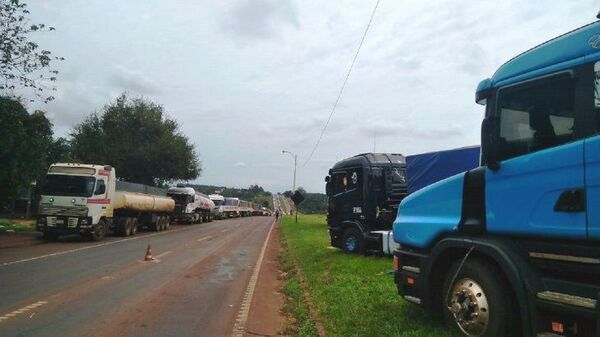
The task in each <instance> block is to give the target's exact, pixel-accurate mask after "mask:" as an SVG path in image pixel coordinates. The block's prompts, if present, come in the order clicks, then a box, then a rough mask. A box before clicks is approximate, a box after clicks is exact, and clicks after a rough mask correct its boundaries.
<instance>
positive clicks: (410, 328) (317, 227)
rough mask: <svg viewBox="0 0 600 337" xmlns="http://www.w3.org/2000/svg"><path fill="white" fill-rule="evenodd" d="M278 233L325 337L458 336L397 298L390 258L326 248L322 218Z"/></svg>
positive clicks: (288, 224) (288, 220) (305, 218)
mask: <svg viewBox="0 0 600 337" xmlns="http://www.w3.org/2000/svg"><path fill="white" fill-rule="evenodd" d="M281 233H282V242H285V244H286V245H288V247H287V249H285V248H284V254H288V255H289V254H293V256H294V257H295V259H296V261H297V262H298V266H299V267H300V270H301V271H302V275H303V276H304V278H305V280H306V288H307V291H308V292H309V293H310V296H311V297H312V299H313V301H314V305H315V308H314V309H315V310H316V312H317V314H318V316H319V319H320V321H321V323H322V324H323V326H324V328H325V330H326V332H327V335H328V336H403V337H409V336H419V337H420V336H436V337H443V336H448V337H449V336H458V335H457V334H455V333H454V332H452V331H450V329H448V328H446V327H444V326H443V324H442V323H441V322H440V321H438V320H435V319H434V318H433V317H431V316H429V315H427V314H426V313H425V312H424V311H423V310H422V309H421V308H419V307H418V306H416V305H414V304H410V303H408V302H406V301H405V300H403V299H401V298H400V297H399V296H398V293H397V291H396V286H395V285H394V280H393V274H391V273H390V272H391V270H392V268H393V266H392V260H391V259H390V258H389V257H376V256H368V257H365V256H356V255H348V254H345V253H344V252H342V251H340V250H337V249H331V248H327V247H328V246H329V235H328V233H327V224H326V221H325V217H324V216H323V215H301V216H300V218H299V219H298V224H295V223H294V219H293V218H292V217H289V216H288V217H284V218H283V220H282V224H281ZM286 252H287V253H286ZM286 259H288V260H292V259H291V257H290V256H287V257H286V256H283V260H284V261H283V262H284V263H285V262H286V261H285V260H286ZM294 282H296V281H294V278H292V282H288V285H286V287H288V286H290V287H291V288H293V287H296V286H297V285H294ZM290 283H291V285H290ZM294 291H295V292H301V290H298V289H294ZM297 300H298V301H300V300H302V298H301V297H300V298H297ZM297 305H298V306H299V307H302V306H306V304H303V303H299V304H297ZM313 326H314V324H313ZM303 336H313V335H303Z"/></svg>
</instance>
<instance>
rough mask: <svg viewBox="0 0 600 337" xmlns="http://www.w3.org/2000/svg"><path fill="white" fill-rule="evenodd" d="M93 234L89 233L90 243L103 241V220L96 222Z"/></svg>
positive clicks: (104, 233)
mask: <svg viewBox="0 0 600 337" xmlns="http://www.w3.org/2000/svg"><path fill="white" fill-rule="evenodd" d="M93 228H94V231H93V233H90V239H91V240H92V241H101V240H102V239H104V236H105V235H106V222H105V221H104V220H100V221H98V223H97V224H95V225H94V227H93Z"/></svg>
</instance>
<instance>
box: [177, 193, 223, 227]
mask: <svg viewBox="0 0 600 337" xmlns="http://www.w3.org/2000/svg"><path fill="white" fill-rule="evenodd" d="M167 195H168V196H169V197H171V198H173V200H175V211H174V212H173V220H175V221H178V222H186V223H190V224H192V223H202V222H210V221H212V220H213V214H212V213H213V208H214V207H215V204H214V203H213V201H212V200H211V199H210V198H209V197H208V196H206V195H204V194H202V193H200V192H197V191H196V190H194V189H193V188H192V187H185V186H184V185H177V187H171V188H169V191H168V192H167Z"/></svg>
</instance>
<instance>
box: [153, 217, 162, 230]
mask: <svg viewBox="0 0 600 337" xmlns="http://www.w3.org/2000/svg"><path fill="white" fill-rule="evenodd" d="M152 230H153V231H155V232H160V231H161V230H162V217H160V216H157V217H156V221H155V222H154V223H153V224H152Z"/></svg>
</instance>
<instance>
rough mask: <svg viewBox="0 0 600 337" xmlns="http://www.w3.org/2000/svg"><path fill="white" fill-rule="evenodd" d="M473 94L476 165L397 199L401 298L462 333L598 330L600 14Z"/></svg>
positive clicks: (546, 334)
mask: <svg viewBox="0 0 600 337" xmlns="http://www.w3.org/2000/svg"><path fill="white" fill-rule="evenodd" d="M475 96H476V102H477V103H479V104H483V105H485V118H484V119H483V122H482V127H481V165H480V166H479V167H477V168H475V169H472V170H469V171H467V172H464V173H460V174H457V175H455V176H452V177H450V178H447V179H444V180H441V181H438V182H436V183H435V184H432V185H430V186H427V187H425V188H423V189H421V190H419V191H417V192H415V193H412V194H410V195H409V196H408V197H406V198H405V199H404V200H403V201H402V202H401V203H400V207H399V209H398V214H397V218H396V220H395V221H394V225H393V230H394V240H395V241H396V242H398V243H399V244H400V248H399V249H398V250H396V251H395V252H394V269H395V283H396V285H397V289H398V292H399V294H400V295H401V296H402V297H404V298H405V299H406V300H408V301H410V302H413V303H416V304H419V305H422V306H423V307H425V308H426V309H427V310H430V311H432V312H434V313H438V314H440V315H443V316H444V317H445V318H446V319H447V320H448V321H450V322H452V323H451V324H452V325H454V326H455V327H456V328H457V329H458V330H459V331H461V332H462V333H464V334H465V335H468V336H487V337H489V336H494V337H504V336H539V337H550V336H586V337H587V336H600V304H599V301H600V21H596V22H594V23H591V24H589V25H586V26H584V27H581V28H578V29H576V30H573V31H571V32H568V33H566V34H564V35H561V36H559V37H557V38H555V39H552V40H550V41H548V42H545V43H543V44H541V45H538V46H536V47H534V48H532V49H530V50H528V51H526V52H524V53H522V54H520V55H518V56H517V57H515V58H513V59H511V60H510V61H508V62H507V63H505V64H504V65H502V66H501V67H500V68H499V69H498V70H497V71H496V73H495V74H494V75H493V76H492V77H491V78H488V79H485V80H483V81H481V83H480V84H479V86H478V87H477V91H476V95H475Z"/></svg>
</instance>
